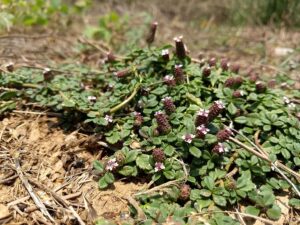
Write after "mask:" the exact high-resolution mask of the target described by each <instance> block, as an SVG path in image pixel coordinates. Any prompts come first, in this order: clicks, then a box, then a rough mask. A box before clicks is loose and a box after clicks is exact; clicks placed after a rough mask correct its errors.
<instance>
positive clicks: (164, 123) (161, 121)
mask: <svg viewBox="0 0 300 225" xmlns="http://www.w3.org/2000/svg"><path fill="white" fill-rule="evenodd" d="M155 119H156V121H157V125H158V126H157V129H158V132H159V133H160V134H168V133H169V132H170V131H171V130H172V127H171V125H170V123H169V120H168V116H167V115H166V114H164V113H163V112H161V111H158V112H156V113H155Z"/></svg>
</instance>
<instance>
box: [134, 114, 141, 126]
mask: <svg viewBox="0 0 300 225" xmlns="http://www.w3.org/2000/svg"><path fill="white" fill-rule="evenodd" d="M133 115H134V126H135V127H141V126H142V123H143V122H144V118H143V116H142V115H141V113H140V112H134V113H133Z"/></svg>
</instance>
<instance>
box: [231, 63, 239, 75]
mask: <svg viewBox="0 0 300 225" xmlns="http://www.w3.org/2000/svg"><path fill="white" fill-rule="evenodd" d="M230 70H231V71H232V72H233V73H239V70H240V65H239V64H233V65H231V67H230Z"/></svg>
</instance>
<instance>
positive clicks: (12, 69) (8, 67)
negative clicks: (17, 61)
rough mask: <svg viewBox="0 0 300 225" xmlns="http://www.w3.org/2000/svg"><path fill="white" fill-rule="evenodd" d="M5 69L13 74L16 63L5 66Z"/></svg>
mask: <svg viewBox="0 0 300 225" xmlns="http://www.w3.org/2000/svg"><path fill="white" fill-rule="evenodd" d="M5 68H6V70H7V71H8V72H11V73H12V72H14V63H12V62H9V63H7V64H6V65H5Z"/></svg>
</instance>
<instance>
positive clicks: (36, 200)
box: [15, 158, 55, 223]
mask: <svg viewBox="0 0 300 225" xmlns="http://www.w3.org/2000/svg"><path fill="white" fill-rule="evenodd" d="M15 165H16V170H17V173H18V175H19V178H20V180H21V181H22V183H23V185H24V186H25V188H26V190H27V192H28V194H29V195H30V197H31V198H32V200H33V201H34V203H35V204H36V205H37V207H39V209H40V210H41V212H42V213H43V214H44V215H45V216H46V217H48V218H49V219H50V221H52V222H54V223H55V221H54V219H53V217H52V216H51V215H50V213H49V212H48V210H47V209H46V206H45V205H44V203H43V202H42V201H41V200H40V198H39V197H38V196H37V195H36V194H35V193H34V191H33V188H32V186H31V185H30V184H29V182H28V180H27V178H25V176H24V175H23V171H22V170H21V166H20V160H19V159H18V158H15Z"/></svg>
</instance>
